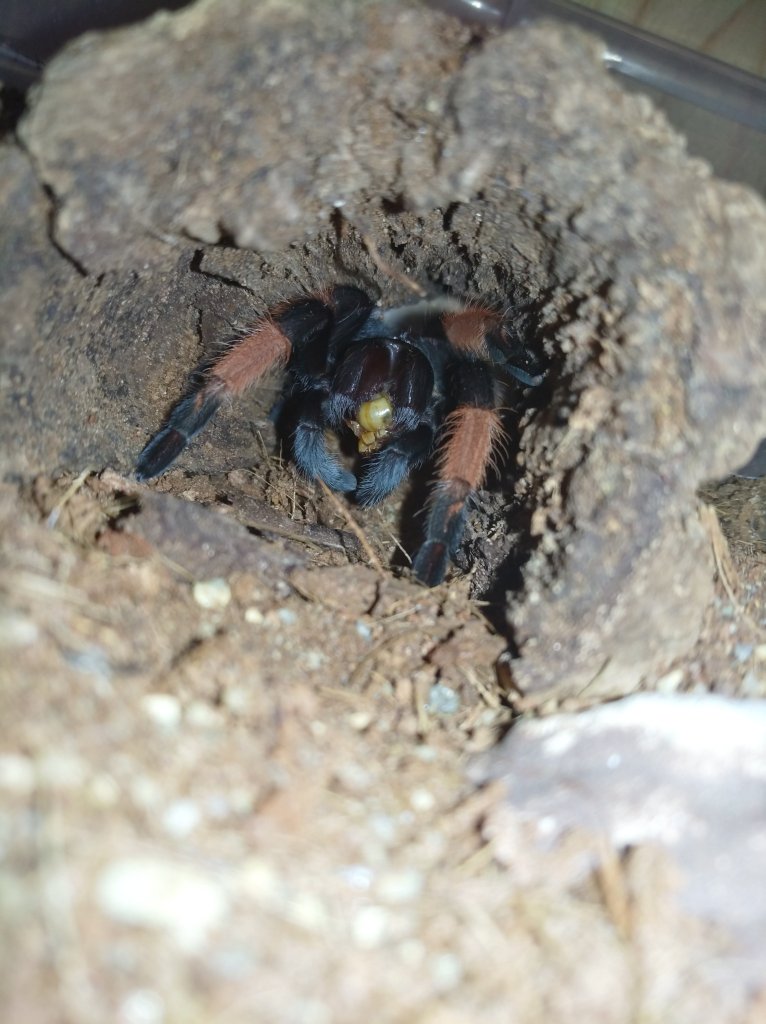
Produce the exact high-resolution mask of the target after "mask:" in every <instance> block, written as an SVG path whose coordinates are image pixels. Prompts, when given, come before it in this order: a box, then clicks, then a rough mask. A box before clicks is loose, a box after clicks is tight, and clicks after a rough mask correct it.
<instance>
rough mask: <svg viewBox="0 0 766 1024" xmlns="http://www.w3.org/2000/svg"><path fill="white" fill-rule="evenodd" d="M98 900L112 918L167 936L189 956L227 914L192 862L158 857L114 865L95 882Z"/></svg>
mask: <svg viewBox="0 0 766 1024" xmlns="http://www.w3.org/2000/svg"><path fill="white" fill-rule="evenodd" d="M96 898H97V900H98V904H99V906H100V908H101V910H102V911H103V912H104V914H106V916H107V917H109V918H111V920H113V921H116V922H118V923H119V924H126V925H135V926H137V927H140V928H154V929H157V930H161V931H166V932H169V933H171V934H172V935H173V937H174V938H175V940H176V942H177V943H178V945H179V946H180V947H181V948H182V949H184V950H185V951H187V952H195V951H197V950H198V949H200V948H201V946H202V945H204V943H205V941H206V939H207V936H208V934H209V933H210V931H211V930H212V929H213V928H215V927H216V926H217V925H219V924H220V923H221V921H222V920H223V918H224V915H225V913H226V910H227V900H226V895H225V893H224V891H223V888H222V886H221V885H219V883H218V882H217V881H216V880H215V879H213V878H211V877H210V876H209V875H207V874H205V873H203V872H202V871H201V870H199V869H198V868H195V867H193V866H191V865H190V864H180V863H176V862H174V861H171V860H163V859H161V858H159V857H126V858H124V859H123V860H117V861H114V862H112V863H111V864H109V865H108V866H107V867H106V868H105V869H104V870H103V871H102V872H101V874H100V876H99V878H98V881H97V883H96Z"/></svg>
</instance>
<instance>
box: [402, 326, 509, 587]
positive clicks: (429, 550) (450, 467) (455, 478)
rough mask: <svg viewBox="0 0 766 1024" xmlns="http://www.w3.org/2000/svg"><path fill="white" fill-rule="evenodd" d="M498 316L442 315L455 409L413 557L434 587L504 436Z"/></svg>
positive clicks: (420, 573)
mask: <svg viewBox="0 0 766 1024" xmlns="http://www.w3.org/2000/svg"><path fill="white" fill-rule="evenodd" d="M497 319H498V318H497V317H496V315H495V314H494V313H493V312H492V311H490V310H482V309H468V310H465V311H464V312H462V313H450V314H447V315H445V316H444V317H443V324H444V332H445V334H446V337H447V341H448V342H449V344H450V346H451V350H452V355H451V358H449V362H448V365H447V367H446V374H447V376H448V378H449V379H448V381H447V391H448V393H449V394H450V396H451V405H452V407H453V408H452V412H450V413H449V415H448V416H447V419H446V424H445V430H444V435H443V440H442V442H441V451H440V455H439V462H438V479H437V483H436V487H435V489H434V493H433V496H432V498H431V502H430V512H429V516H428V525H427V528H426V539H425V541H424V543H423V544H422V546H421V547H420V549H419V550H418V552H417V554H416V556H415V559H414V561H413V569H414V571H415V575H416V576H417V578H418V579H419V580H420V581H421V582H422V583H425V584H426V585H427V586H430V587H433V586H436V585H437V584H439V583H441V582H442V580H443V579H444V576H445V574H446V571H447V566H448V565H449V562H450V560H451V559H452V558H453V556H454V554H455V551H456V549H457V546H458V544H459V543H460V539H461V537H462V535H463V530H464V529H465V521H466V515H467V502H468V499H469V498H470V496H471V494H472V493H473V492H474V491H476V490H477V489H478V488H479V487H481V485H482V483H483V481H484V477H485V476H486V472H487V467H488V466H489V464H490V462H491V460H492V456H493V453H494V451H495V449H496V448H497V446H498V444H499V442H500V441H501V439H502V436H503V429H502V424H501V420H500V413H499V411H498V402H497V394H496V391H497V387H496V383H495V376H494V373H493V369H492V365H491V362H490V358H489V355H490V354H489V349H488V347H487V342H486V336H487V333H488V331H489V330H492V329H493V328H494V326H495V325H496V322H497Z"/></svg>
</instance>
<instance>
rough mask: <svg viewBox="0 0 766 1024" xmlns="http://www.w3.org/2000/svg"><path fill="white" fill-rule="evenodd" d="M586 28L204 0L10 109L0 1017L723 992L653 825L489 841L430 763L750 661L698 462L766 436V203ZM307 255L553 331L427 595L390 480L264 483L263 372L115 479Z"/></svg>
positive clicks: (755, 664)
mask: <svg viewBox="0 0 766 1024" xmlns="http://www.w3.org/2000/svg"><path fill="white" fill-rule="evenodd" d="M598 65H599V62H598V56H597V47H596V46H595V45H594V44H593V43H592V42H590V41H588V40H586V39H585V38H583V37H581V36H579V35H577V34H574V33H571V32H568V31H563V30H560V29H554V28H552V27H550V26H536V27H534V28H530V29H525V30H523V31H521V32H520V33H518V34H513V35H508V36H504V37H498V38H490V39H482V38H479V37H475V36H473V35H472V34H471V32H470V31H469V30H468V29H466V28H465V27H462V26H460V25H458V24H456V23H453V22H451V21H449V20H447V19H443V18H440V17H438V16H436V15H434V14H432V13H430V12H427V11H420V10H408V9H403V8H401V7H398V6H396V5H394V4H382V5H378V4H369V5H359V4H348V5H345V6H344V5H343V4H338V5H333V6H332V8H330V7H329V6H328V7H327V8H326V9H325V8H324V7H323V8H322V17H321V18H318V17H317V15H316V13H315V12H312V8H311V7H310V6H304V5H302V4H300V3H286V2H284V0H281V2H277V0H273V2H270V3H263V4H258V5H253V4H249V3H245V2H244V0H241V2H236V0H207V2H202V3H200V4H197V5H195V6H194V7H192V8H190V9H189V10H188V11H185V12H182V13H181V14H179V15H175V16H172V17H168V16H160V17H158V18H156V19H154V20H153V21H151V22H150V23H147V25H145V26H138V27H136V28H132V29H129V30H126V31H123V32H118V33H114V34H112V35H108V36H92V37H86V38H84V39H82V40H80V41H79V42H77V43H76V44H74V46H73V47H71V48H70V49H69V50H68V51H67V52H66V53H64V54H63V55H62V56H61V57H60V58H59V59H58V60H57V61H56V62H55V63H54V64H53V65H52V66H51V68H50V69H49V72H48V75H47V77H46V81H45V82H44V84H43V85H42V87H41V88H40V90H39V91H37V92H36V93H35V95H34V96H32V97H31V99H30V105H29V111H28V113H27V115H26V116H25V118H24V119H23V120H22V122H21V124H20V125H19V128H18V133H17V134H16V135H13V134H9V135H8V136H7V137H6V139H5V141H4V142H3V143H2V149H0V164H1V165H2V172H3V173H2V175H0V200H1V202H2V207H1V208H2V211H3V212H2V220H3V224H2V228H3V230H2V232H1V233H0V245H1V246H2V258H1V259H0V315H1V320H0V322H2V324H3V328H2V340H3V346H2V372H3V403H2V407H0V430H1V431H2V437H3V442H4V444H3V460H4V463H3V475H4V482H3V485H2V494H1V495H0V515H1V516H2V527H3V528H2V535H3V561H4V573H3V590H4V598H5V605H6V610H5V611H4V613H3V618H2V625H1V628H0V639H1V640H2V643H3V645H4V648H5V651H6V652H7V653H6V654H4V657H3V686H2V691H1V699H2V701H3V709H2V716H1V718H0V721H2V723H3V724H2V731H3V738H2V750H0V790H1V791H2V795H3V799H4V806H5V811H6V813H5V817H4V846H3V854H4V860H3V874H2V876H0V900H2V919H3V927H4V929H5V940H6V944H7V953H6V955H4V957H3V960H4V968H5V970H4V978H3V984H4V986H5V991H4V993H3V1000H4V1005H6V1006H7V1007H9V1008H10V1012H9V1013H10V1019H12V1020H15V1019H18V1020H24V1021H31V1022H33V1024H34V1022H35V1021H37V1020H39V1021H49V1020H51V1019H60V1020H63V1021H67V1022H69V1021H71V1022H76V1024H79V1022H80V1021H91V1020H92V1021H102V1020H112V1019H115V1020H120V1021H126V1022H129V1024H134V1022H155V1021H156V1022H166V1021H167V1022H170V1024H172V1022H175V1021H190V1020H192V1021H193V1020H197V1019H199V1020H213V1019H214V1020H221V1021H232V1022H234V1021H240V1020H242V1021H245V1020H253V1019H257V1020H264V1021H280V1022H282V1021H292V1020H295V1021H301V1022H303V1021H308V1022H311V1021H316V1022H319V1024H323V1022H325V1021H328V1022H329V1021H332V1022H336V1021H346V1020H347V1021H357V1020H359V1019H360V1017H364V1016H367V1017H369V1018H371V1019H374V1020H376V1021H392V1022H393V1021H401V1022H404V1021H407V1022H409V1021H416V1020H423V1021H426V1020H427V1021H429V1022H431V1021H435V1022H442V1021H443V1022H446V1024H451V1022H458V1021H464V1020H469V1019H470V1020H475V1019H476V1018H477V1017H480V1018H481V1019H482V1020H487V1021H489V1022H491V1021H493V1020H498V1021H507V1020H508V1019H514V1020H518V1021H522V1022H526V1021H529V1022H536V1021H542V1020H546V1021H547V1020H556V1021H559V1020H561V1021H567V1020H570V1019H572V1020H575V1019H581V1018H582V1017H583V1015H587V1016H588V1017H589V1018H591V1019H594V1020H603V1021H608V1022H611V1021H626V1022H627V1021H634V1020H638V1019H640V1020H647V1021H654V1020H656V1021H663V1022H664V1021H687V1020H688V1021H695V1022H699V1021H707V1020H710V1021H716V1022H719V1021H727V1020H732V1021H733V1020H746V1019H751V1020H753V1021H756V1020H758V1019H760V1018H759V1016H758V1014H759V1012H760V1013H761V1014H763V1012H764V1010H763V995H762V994H761V995H760V996H759V994H758V992H757V991H756V988H757V986H756V987H753V986H750V987H748V986H747V985H745V984H744V983H743V982H742V979H741V977H739V976H737V977H733V976H732V977H729V976H728V975H727V974H726V971H725V970H723V968H722V967H721V964H722V963H723V962H724V960H725V958H724V959H720V958H719V957H718V953H719V952H720V951H721V950H722V949H729V948H730V947H731V943H732V941H733V940H732V937H731V936H730V935H729V934H728V933H727V932H726V930H725V928H724V927H723V924H722V923H721V922H716V921H715V920H709V921H703V920H701V919H695V918H692V917H691V916H690V915H689V914H688V913H687V912H686V911H683V910H681V909H680V906H679V904H678V903H677V901H676V900H675V898H674V895H673V892H674V885H675V883H674V881H673V875H674V872H675V871H676V870H678V867H677V866H673V865H672V863H671V862H670V861H668V859H667V858H666V857H665V855H663V854H662V853H661V852H658V851H650V850H648V849H644V848H643V847H642V848H640V849H639V850H638V851H637V852H636V855H635V856H633V855H631V856H629V857H628V856H626V857H623V854H624V852H625V851H623V850H621V849H615V848H610V849H609V850H607V851H606V852H605V854H604V860H603V864H602V865H601V867H600V868H597V869H596V870H594V871H593V872H592V873H591V874H590V875H588V876H587V878H586V879H585V881H583V879H582V878H579V879H578V880H577V882H576V883H573V881H572V879H571V877H569V876H567V875H566V872H557V871H556V870H555V863H554V861H555V854H554V861H552V862H551V873H550V877H549V878H540V877H539V876H536V877H534V878H533V879H529V878H526V877H524V876H523V874H520V873H517V872H516V871H515V870H514V865H513V864H512V863H511V864H509V863H507V861H506V860H504V859H503V857H501V856H499V855H498V850H499V847H498V846H497V845H496V840H495V839H494V838H493V837H492V836H491V834H490V831H488V830H487V829H486V828H485V827H484V824H485V822H486V821H489V820H491V819H492V817H493V815H492V808H493V807H496V806H498V805H499V803H500V802H501V801H502V799H503V796H502V793H500V792H499V790H497V788H493V786H492V785H490V786H488V787H486V788H481V789H477V787H476V784H475V782H471V781H469V779H468V777H467V776H466V774H465V764H466V761H467V759H468V758H469V757H470V756H471V755H472V754H474V753H475V752H478V751H487V750H490V749H491V748H492V747H493V745H494V744H495V742H496V741H497V740H498V739H499V738H500V737H501V736H502V735H503V734H504V733H505V732H506V731H507V729H508V728H509V726H511V724H512V722H513V720H514V718H515V716H516V715H518V714H519V713H523V714H527V715H529V714H532V713H538V712H540V711H541V710H542V711H548V710H550V709H552V708H564V709H567V710H576V709H578V708H581V707H583V706H586V705H590V704H593V703H597V702H598V701H599V700H601V699H603V698H604V697H605V696H610V697H612V696H621V695H625V694H628V693H630V692H632V691H634V690H635V689H637V688H640V689H656V690H660V691H665V692H674V693H679V694H683V693H684V692H685V691H697V692H705V691H709V690H716V691H719V692H721V693H724V694H726V695H728V696H731V697H736V696H741V695H748V696H751V697H763V695H764V691H765V690H766V668H765V666H766V633H764V630H765V629H766V610H765V608H766V603H765V602H764V590H763V584H762V579H763V573H762V559H763V550H764V533H763V524H762V520H763V514H762V513H763V506H764V499H763V492H762V489H759V488H760V484H759V483H758V482H752V481H746V482H743V481H739V482H736V481H731V480H728V481H724V482H723V483H719V484H711V483H708V481H710V480H713V479H720V478H722V477H724V476H725V474H726V473H727V472H729V471H731V469H732V468H734V467H735V466H737V465H740V464H742V463H743V462H744V461H745V460H746V459H747V458H748V456H749V455H750V454H751V451H752V450H753V449H754V447H755V445H756V443H757V441H758V440H759V438H760V437H761V436H763V434H764V433H766V421H764V414H763V403H762V394H763V388H764V383H765V380H764V378H766V358H764V348H763V340H764V316H765V315H766V305H765V300H764V297H763V290H762V280H763V272H764V264H765V263H766V253H765V246H766V242H765V241H764V239H766V212H764V208H763V205H762V203H761V202H760V201H759V200H758V199H757V198H756V197H755V196H754V195H752V194H750V193H748V192H747V191H746V190H744V189H739V188H735V187H733V186H729V185H726V184H723V183H720V182H717V181H715V180H714V179H712V178H711V177H710V176H709V174H708V172H707V171H706V169H705V167H704V166H703V165H701V164H700V163H698V162H695V161H691V160H688V159H687V158H686V156H685V154H684V152H683V144H682V141H681V140H679V139H678V138H677V137H676V136H675V135H674V134H673V132H672V131H671V130H670V129H669V128H668V126H667V124H666V123H665V121H664V120H663V119H662V118H661V117H660V116H659V115H657V114H656V112H654V111H653V109H652V108H651V107H650V106H649V105H648V104H647V103H646V102H645V101H644V100H643V99H641V98H640V97H636V96H631V97H628V96H625V95H623V94H622V93H621V92H620V91H619V90H618V88H617V86H616V85H615V84H614V83H613V82H612V81H611V80H610V79H608V78H607V77H606V76H605V75H604V73H603V72H602V71H601V69H600V67H599V66H598ZM328 281H346V282H353V283H357V284H360V285H361V286H363V287H365V288H366V289H367V290H369V291H370V293H371V294H372V295H374V296H375V297H376V298H379V299H380V301H381V302H383V303H385V304H400V303H402V302H404V301H409V300H411V299H417V298H419V297H420V296H421V295H424V294H425V295H433V294H441V293H442V292H443V291H445V290H446V291H449V292H450V293H452V294H454V295H457V296H459V297H462V298H465V299H468V300H471V299H477V298H481V299H482V300H483V301H490V302H493V303H496V304H498V305H499V306H501V307H502V308H507V309H508V310H509V316H510V319H511V321H512V323H513V324H514V326H515V328H516V330H517V331H518V333H519V337H520V338H521V339H523V341H524V343H525V344H527V345H528V346H529V347H530V349H531V350H532V351H533V352H534V354H535V356H536V358H539V359H542V360H544V362H545V363H546V365H547V367H548V376H547V378H546V382H545V384H544V385H543V386H542V388H540V389H538V390H537V391H535V392H529V393H527V394H526V395H523V396H519V398H518V400H517V401H516V402H515V403H514V404H513V407H512V408H509V410H508V412H507V427H508V430H509V434H510V436H511V438H512V443H511V446H510V458H509V460H508V464H507V466H506V467H505V468H503V469H502V470H500V471H498V473H497V474H496V477H495V478H494V479H493V480H492V481H490V485H491V486H490V487H489V488H488V489H487V491H486V492H482V494H480V495H479V496H478V498H477V502H476V509H475V512H474V514H473V517H472V520H471V524H470V526H469V529H468V531H467V535H466V542H465V545H464V550H463V551H462V552H461V556H460V559H459V562H460V568H461V570H462V572H461V573H457V574H456V575H455V577H454V578H453V579H452V580H451V581H449V582H448V583H447V584H445V585H444V586H443V587H441V588H439V589H438V590H436V591H426V590H424V589H423V588H420V587H417V586H415V585H414V584H413V583H412V582H411V581H410V580H409V579H408V578H407V573H406V565H407V560H408V552H411V551H412V549H413V547H414V546H415V545H416V544H417V538H418V529H419V523H420V520H419V518H418V516H417V514H416V513H417V510H418V508H419V506H420V504H421V503H422V501H423V497H424V494H425V486H426V482H427V476H428V474H427V473H426V474H424V477H423V479H422V480H418V481H414V482H413V487H412V489H411V490H407V491H405V492H403V493H402V494H401V495H400V496H399V497H398V499H396V500H393V501H391V502H390V503H388V504H387V505H386V506H384V507H383V508H381V509H377V510H375V511H374V512H371V513H365V514H361V513H360V512H359V510H357V509H355V508H354V507H353V506H349V505H348V504H347V503H345V502H343V501H340V500H338V499H335V498H333V497H332V496H331V495H328V494H326V493H323V492H322V491H321V490H318V489H317V488H315V487H313V486H311V485H309V484H307V483H306V482H305V481H302V480H301V479H300V478H298V477H297V476H296V474H295V473H294V471H293V470H292V468H291V467H290V465H289V464H288V463H287V462H285V461H283V460H282V459H281V458H280V457H279V455H278V452H277V440H276V438H275V436H274V430H273V426H272V424H271V421H270V419H269V416H268V410H269V408H270V405H271V403H272V402H273V399H274V397H275V394H276V389H277V387H278V382H277V381H274V382H270V383H269V384H268V385H267V386H266V387H264V388H260V389H258V391H257V393H255V394H254V395H253V396H252V397H251V398H248V399H247V400H246V401H243V402H242V403H240V404H239V405H238V406H237V407H236V408H232V409H229V410H226V411H225V413H223V414H222V415H221V416H220V417H219V419H218V420H217V421H216V423H215V424H214V425H213V426H212V427H211V428H210V430H209V431H208V432H207V433H206V434H205V435H203V437H201V438H200V439H199V441H198V442H197V443H195V445H193V446H192V447H191V448H190V449H189V451H188V452H187V453H186V454H185V456H184V458H183V460H182V463H181V464H180V465H179V466H178V467H177V468H175V469H174V470H173V471H172V472H170V473H169V474H168V475H167V476H166V477H164V478H163V479H162V480H161V481H160V482H158V483H157V484H154V485H152V486H151V487H144V488H140V487H138V486H137V485H136V484H135V483H134V482H133V481H131V479H130V477H129V473H130V469H131V467H132V465H133V462H134V460H135V456H136V453H137V452H138V451H139V450H140V449H141V447H142V445H143V444H144V443H145V441H146V440H147V438H148V436H149V435H150V434H151V432H152V431H153V430H154V429H155V428H156V427H157V426H158V425H159V423H161V421H162V418H163V416H164V415H165V414H166V412H167V410H168V407H169V406H170V405H171V404H172V402H173V401H174V399H175V398H176V397H177V396H178V395H179V394H180V393H181V391H182V389H183V387H184V385H185V381H186V379H187V375H188V373H189V371H190V369H191V368H193V367H194V366H195V365H197V364H198V363H199V362H200V361H201V360H203V359H204V358H206V357H207V356H209V355H210V354H211V352H213V351H215V348H216V346H217V345H219V344H220V343H221V342H222V341H225V340H226V338H227V337H230V336H231V335H232V333H233V332H235V331H236V330H237V329H238V328H239V327H241V326H242V325H243V324H246V323H247V322H248V321H251V320H252V319H253V318H254V317H255V316H256V315H258V314H259V313H260V312H262V311H263V310H264V309H266V308H268V307H269V306H270V305H272V304H273V303H274V302H275V301H277V300H281V299H283V298H286V297H290V296H291V295H294V294H296V293H300V292H303V291H310V290H312V289H315V288H316V287H318V286H320V285H322V284H326V283H327V282H328ZM700 488H702V490H703V493H704V495H705V497H706V499H707V500H708V501H710V502H712V503H713V504H714V505H715V506H716V507H717V508H718V518H717V517H716V515H715V514H714V513H713V512H712V511H710V509H709V508H708V506H700V502H699V499H698V497H697V495H698V492H700ZM700 509H702V510H701V511H700ZM490 624H491V625H490ZM493 627H494V628H493ZM498 657H499V658H500V660H499V663H498ZM497 842H499V840H497ZM529 850H530V851H533V846H532V845H530V847H529ZM531 855H532V854H530V856H531ZM626 908H628V910H626ZM726 962H728V961H726ZM722 978H723V981H722ZM30 993H31V995H30ZM759 998H760V1000H761V1003H760V1004H758V999H759Z"/></svg>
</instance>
